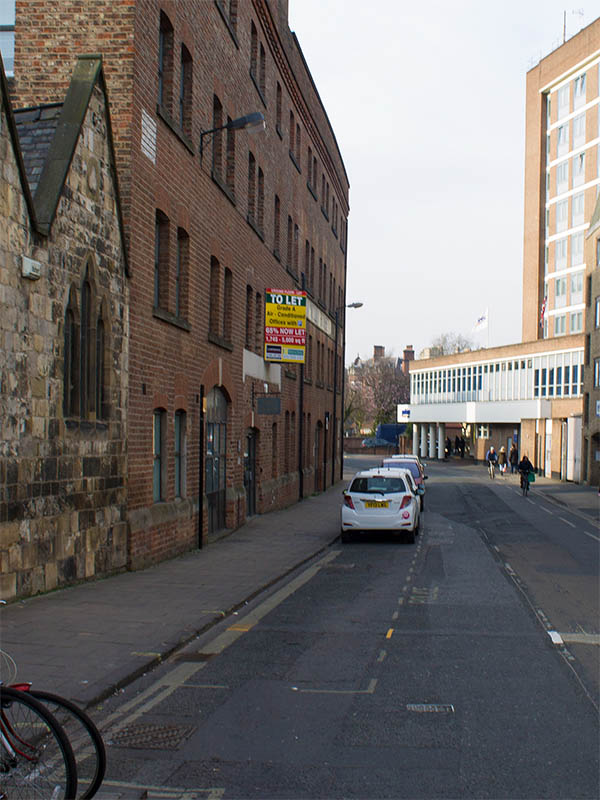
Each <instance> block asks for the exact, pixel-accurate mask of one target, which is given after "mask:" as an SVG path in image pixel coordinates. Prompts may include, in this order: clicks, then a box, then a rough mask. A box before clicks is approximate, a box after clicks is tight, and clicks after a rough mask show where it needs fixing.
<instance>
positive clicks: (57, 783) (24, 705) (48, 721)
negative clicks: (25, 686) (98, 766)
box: [0, 686, 77, 800]
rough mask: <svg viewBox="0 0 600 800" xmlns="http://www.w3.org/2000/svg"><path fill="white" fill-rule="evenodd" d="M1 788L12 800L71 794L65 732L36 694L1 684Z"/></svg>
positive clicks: (73, 782)
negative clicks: (31, 694)
mask: <svg viewBox="0 0 600 800" xmlns="http://www.w3.org/2000/svg"><path fill="white" fill-rule="evenodd" d="M0 734H1V735H0V791H1V792H2V793H3V794H4V795H5V796H6V797H8V798H10V800H38V798H39V800H49V798H51V799H52V800H74V799H75V797H76V794H77V767H76V765H75V757H74V755H73V750H72V748H71V745H70V744H69V740H68V738H67V735H66V734H65V732H64V731H63V729H62V728H61V727H60V725H59V723H58V722H57V721H56V719H55V718H54V717H53V716H52V714H51V713H50V712H49V711H48V709H47V708H45V707H44V705H43V704H42V703H40V701H39V700H36V699H35V698H33V697H29V696H28V695H27V694H26V693H25V692H20V691H18V690H17V689H10V688H8V687H7V686H0Z"/></svg>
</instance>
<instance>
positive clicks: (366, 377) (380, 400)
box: [350, 358, 410, 430]
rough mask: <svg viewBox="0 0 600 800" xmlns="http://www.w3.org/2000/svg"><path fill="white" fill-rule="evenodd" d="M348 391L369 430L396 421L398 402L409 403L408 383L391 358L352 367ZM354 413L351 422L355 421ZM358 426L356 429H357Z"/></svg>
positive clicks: (406, 377)
mask: <svg viewBox="0 0 600 800" xmlns="http://www.w3.org/2000/svg"><path fill="white" fill-rule="evenodd" d="M350 392H352V393H353V394H352V397H353V402H354V404H355V407H356V409H359V408H360V412H361V413H360V415H361V416H362V421H363V425H364V422H365V421H367V422H370V423H371V427H372V429H373V430H375V428H376V427H377V425H379V424H381V423H384V422H396V414H397V409H396V406H397V405H398V404H399V403H408V402H409V400H410V381H409V377H408V375H405V374H404V372H403V371H402V369H401V367H400V366H399V365H398V362H397V360H396V359H394V358H380V359H377V360H373V361H369V362H366V363H363V364H360V365H359V366H357V367H355V368H354V375H353V386H352V389H350ZM357 416H358V415H357V414H356V412H355V415H354V419H355V420H356V422H358V418H357ZM360 427H361V426H360V425H359V429H360Z"/></svg>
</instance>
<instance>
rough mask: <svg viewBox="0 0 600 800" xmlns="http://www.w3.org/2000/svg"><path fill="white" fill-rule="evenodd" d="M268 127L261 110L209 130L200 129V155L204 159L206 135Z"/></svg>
mask: <svg viewBox="0 0 600 800" xmlns="http://www.w3.org/2000/svg"><path fill="white" fill-rule="evenodd" d="M265 127H266V123H265V117H264V115H263V114H262V113H261V112H260V111H253V112H252V114H246V116H245V117H238V118H237V119H232V120H230V121H229V122H228V123H227V125H219V127H218V128H211V129H210V130H209V131H202V130H201V131H200V147H199V155H200V161H202V143H203V140H204V137H205V136H209V135H210V134H214V133H218V132H219V131H242V130H246V131H256V130H262V131H264V129H265Z"/></svg>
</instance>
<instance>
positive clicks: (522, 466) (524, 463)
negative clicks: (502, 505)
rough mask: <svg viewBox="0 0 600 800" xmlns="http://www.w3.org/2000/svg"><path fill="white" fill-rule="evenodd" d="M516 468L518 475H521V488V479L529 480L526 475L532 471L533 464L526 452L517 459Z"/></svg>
mask: <svg viewBox="0 0 600 800" xmlns="http://www.w3.org/2000/svg"><path fill="white" fill-rule="evenodd" d="M517 469H518V470H519V475H520V476H521V480H520V483H521V488H523V481H527V480H529V478H528V475H529V473H530V472H533V464H532V463H531V461H530V460H529V459H528V458H527V454H524V455H523V458H522V459H521V460H520V461H519V464H518V466H517Z"/></svg>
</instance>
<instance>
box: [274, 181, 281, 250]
mask: <svg viewBox="0 0 600 800" xmlns="http://www.w3.org/2000/svg"><path fill="white" fill-rule="evenodd" d="M280 245H281V202H280V200H279V197H278V196H277V195H275V202H274V204H273V252H274V253H275V255H276V256H277V257H278V258H279V248H280Z"/></svg>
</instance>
